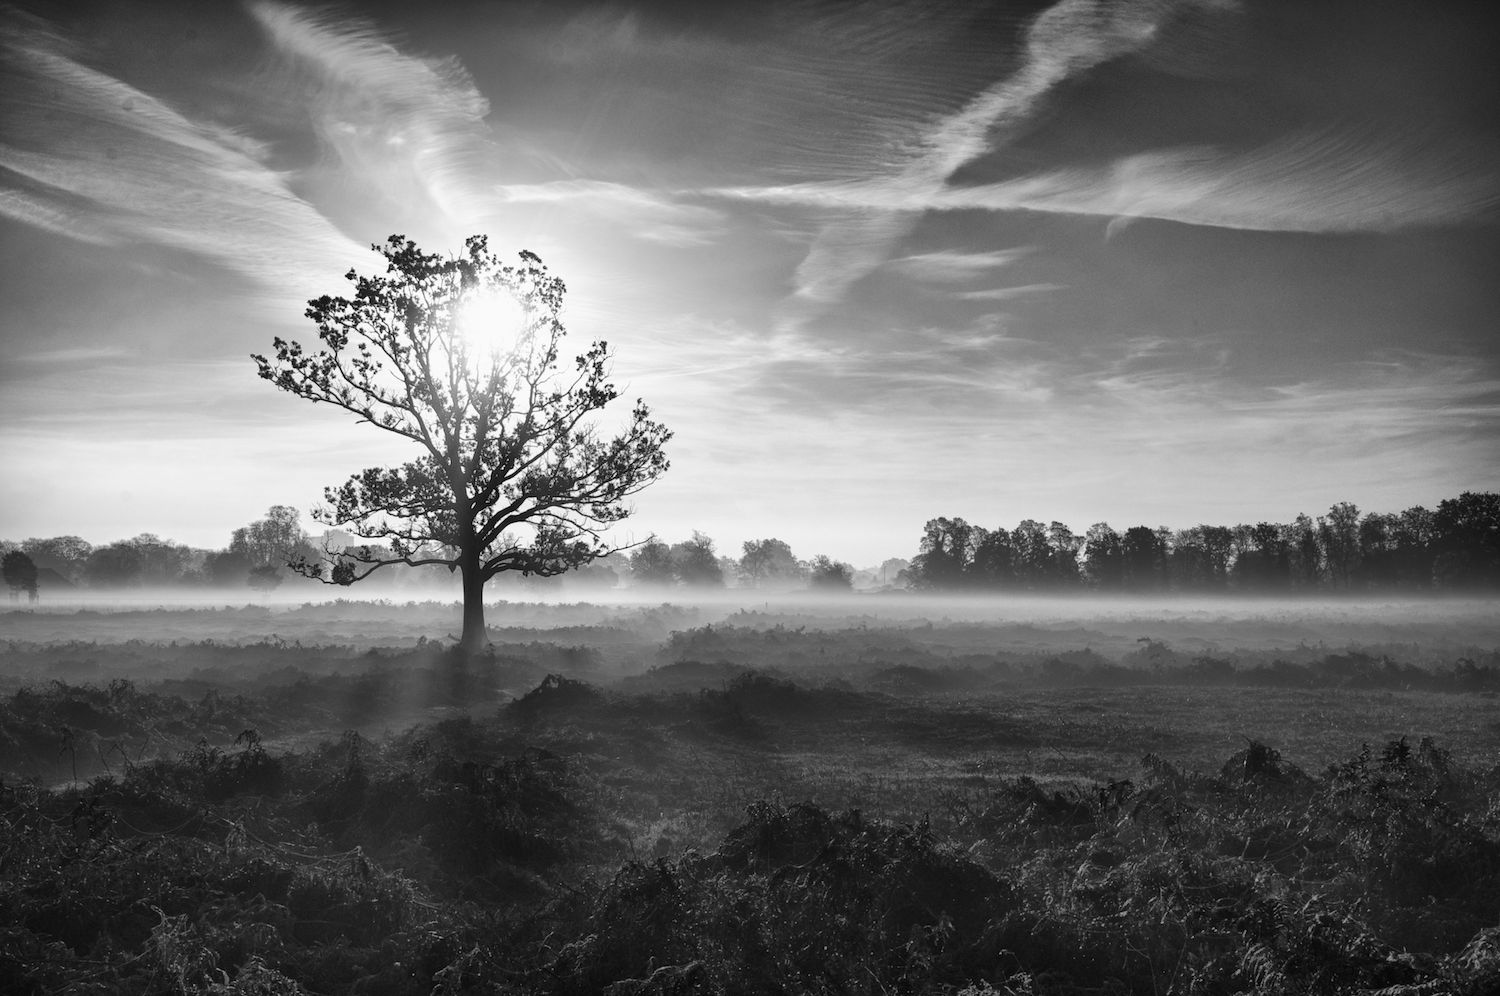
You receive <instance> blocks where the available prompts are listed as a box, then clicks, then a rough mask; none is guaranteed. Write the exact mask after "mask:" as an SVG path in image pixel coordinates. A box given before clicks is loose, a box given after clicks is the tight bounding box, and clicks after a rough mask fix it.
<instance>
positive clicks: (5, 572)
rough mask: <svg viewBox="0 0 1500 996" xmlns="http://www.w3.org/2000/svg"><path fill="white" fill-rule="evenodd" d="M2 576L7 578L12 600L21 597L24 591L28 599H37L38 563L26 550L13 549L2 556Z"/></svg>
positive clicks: (33, 600) (6, 581)
mask: <svg viewBox="0 0 1500 996" xmlns="http://www.w3.org/2000/svg"><path fill="white" fill-rule="evenodd" d="M0 576H3V577H4V578H5V586H6V587H7V588H9V589H10V599H11V601H13V602H14V601H16V600H17V599H19V598H20V597H21V595H22V593H25V595H26V600H27V601H29V602H35V601H36V599H37V570H36V564H35V563H34V562H33V561H32V559H31V558H30V557H28V556H27V555H26V554H25V552H23V551H21V550H12V551H10V552H9V553H7V554H6V555H5V556H4V557H3V558H0Z"/></svg>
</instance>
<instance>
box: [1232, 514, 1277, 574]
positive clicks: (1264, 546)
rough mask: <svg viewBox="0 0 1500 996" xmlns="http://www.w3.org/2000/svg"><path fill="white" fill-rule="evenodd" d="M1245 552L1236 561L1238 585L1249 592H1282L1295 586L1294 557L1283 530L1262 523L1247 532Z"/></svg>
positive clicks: (1271, 524)
mask: <svg viewBox="0 0 1500 996" xmlns="http://www.w3.org/2000/svg"><path fill="white" fill-rule="evenodd" d="M1245 535H1246V540H1247V542H1246V545H1245V549H1244V551H1243V552H1242V553H1241V554H1240V555H1239V556H1238V557H1237V558H1236V559H1235V562H1234V569H1233V577H1234V581H1235V584H1236V585H1237V586H1238V587H1240V588H1243V589H1245V590H1246V591H1280V590H1284V589H1286V588H1287V586H1288V585H1290V584H1291V553H1290V551H1289V549H1288V547H1287V541H1286V538H1285V536H1284V535H1283V530H1282V527H1281V526H1278V525H1276V524H1275V523H1274V522H1258V523H1256V524H1255V525H1253V526H1249V527H1247V528H1246V530H1245Z"/></svg>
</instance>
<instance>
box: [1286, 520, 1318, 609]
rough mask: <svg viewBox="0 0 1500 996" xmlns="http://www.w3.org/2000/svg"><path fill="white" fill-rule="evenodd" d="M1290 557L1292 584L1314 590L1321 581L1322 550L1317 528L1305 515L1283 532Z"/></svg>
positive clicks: (1288, 525)
mask: <svg viewBox="0 0 1500 996" xmlns="http://www.w3.org/2000/svg"><path fill="white" fill-rule="evenodd" d="M1285 538H1286V543H1287V550H1288V553H1289V554H1290V557H1291V574H1292V583H1293V584H1294V585H1296V587H1298V588H1300V589H1304V590H1305V589H1309V588H1316V587H1318V586H1319V584H1321V582H1322V579H1323V548H1322V545H1321V544H1320V543H1319V542H1318V532H1317V527H1316V525H1315V524H1314V523H1313V520H1312V519H1310V518H1308V517H1307V516H1306V515H1298V516H1297V518H1296V519H1294V520H1293V521H1292V522H1290V523H1288V524H1287V526H1286V531H1285Z"/></svg>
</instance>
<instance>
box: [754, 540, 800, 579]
mask: <svg viewBox="0 0 1500 996" xmlns="http://www.w3.org/2000/svg"><path fill="white" fill-rule="evenodd" d="M742 549H743V553H742V555H741V556H740V561H739V575H740V580H741V582H742V583H743V584H744V585H745V586H746V587H749V588H775V587H793V586H795V585H798V584H800V583H801V582H802V580H803V577H804V575H805V573H806V572H805V571H804V570H803V568H802V565H801V564H800V563H798V561H797V558H796V556H794V555H793V554H792V548H791V547H790V546H788V545H787V544H786V543H784V542H783V541H781V540H779V539H761V540H746V541H745V542H744V544H743V547H742Z"/></svg>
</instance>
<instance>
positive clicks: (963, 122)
mask: <svg viewBox="0 0 1500 996" xmlns="http://www.w3.org/2000/svg"><path fill="white" fill-rule="evenodd" d="M1191 6H1198V5H1197V4H1192V3H1171V2H1166V3H1163V2H1145V0H1141V2H1133V3H1105V2H1103V0H1062V2H1060V3H1058V4H1056V5H1054V6H1053V7H1050V8H1048V9H1047V10H1045V11H1043V12H1042V13H1041V14H1040V15H1038V16H1037V17H1036V19H1035V20H1034V21H1032V23H1031V25H1030V27H1029V28H1028V30H1027V32H1026V43H1025V49H1024V55H1023V58H1022V62H1021V65H1020V66H1019V68H1018V69H1017V70H1016V71H1015V72H1014V73H1013V74H1012V75H1011V76H1009V77H1008V78H1006V79H1004V80H1002V81H1000V82H998V83H996V84H993V85H992V86H990V87H988V88H986V89H985V90H983V91H982V92H980V93H979V94H978V95H977V96H975V97H974V98H973V99H971V100H970V101H969V102H968V103H967V104H966V105H965V106H964V107H962V108H961V109H960V110H958V111H957V112H955V113H953V114H950V115H947V116H945V117H942V118H940V119H938V120H937V121H935V122H933V123H932V124H931V125H929V126H928V127H927V128H925V129H923V130H922V131H921V133H920V134H919V135H918V136H917V138H916V139H915V140H914V141H912V142H910V143H908V144H907V145H906V146H905V147H904V148H900V149H899V150H898V151H897V153H896V155H894V156H893V157H892V158H890V160H889V161H888V162H887V164H886V169H885V170H884V172H883V173H882V174H881V175H877V176H875V177H873V178H871V179H868V180H859V181H852V182H846V183H837V184H804V185H791V186H783V187H773V188H764V189H754V188H751V189H744V188H741V189H739V190H726V191H722V193H725V194H728V195H730V196H743V197H748V198H751V199H757V200H770V201H777V200H781V201H782V202H783V203H801V204H811V203H817V204H820V206H823V207H826V208H830V209H842V211H843V215H842V216H841V217H838V218H836V219H835V220H832V221H830V222H828V223H827V224H825V225H824V226H823V228H822V229H821V230H820V231H819V232H818V234H817V236H816V237H815V238H814V240H813V242H812V244H811V246H810V248H809V251H808V253H807V255H806V257H805V258H804V259H803V260H802V262H801V264H800V265H799V266H798V267H797V271H796V274H795V290H794V293H793V296H792V300H793V307H792V309H791V310H790V311H789V312H784V314H783V327H786V326H787V325H788V324H790V325H792V326H795V325H797V324H799V323H800V322H801V321H803V320H805V319H806V318H807V317H809V316H810V315H811V314H814V313H816V311H817V309H816V308H809V307H807V305H808V303H812V304H814V305H825V306H826V305H828V304H832V303H834V302H837V301H839V300H841V299H842V297H843V295H844V294H845V292H846V291H847V290H848V289H849V288H850V287H851V286H852V285H853V284H854V283H855V282H856V281H858V280H860V279H861V278H862V277H864V276H865V275H867V274H868V273H870V272H871V271H872V270H874V269H875V268H876V267H878V266H879V265H880V264H881V263H883V262H884V261H885V260H886V259H887V258H888V257H889V254H890V250H891V248H892V246H894V244H895V243H896V242H897V241H898V240H899V239H900V238H902V237H903V236H905V235H906V234H907V233H909V232H910V231H911V229H912V227H913V225H914V224H915V222H916V220H917V218H919V217H920V212H922V211H925V210H927V209H928V205H929V204H930V203H931V202H932V201H933V200H934V199H936V198H939V197H941V196H942V195H943V193H944V190H945V186H946V184H947V181H948V179H949V178H950V177H951V176H952V175H953V174H954V173H955V172H956V171H957V170H959V169H960V168H961V167H963V166H964V165H966V164H968V163H970V162H972V161H973V160H975V159H977V158H978V157H979V156H981V155H984V154H986V153H988V152H989V151H991V149H992V136H993V135H995V134H996V133H997V132H998V133H1003V132H1004V130H1005V129H1007V128H1010V127H1014V126H1016V125H1018V124H1020V123H1022V122H1023V121H1025V120H1026V119H1027V117H1028V116H1029V115H1031V114H1032V113H1033V112H1034V110H1035V109H1036V107H1037V106H1038V105H1039V103H1040V102H1041V101H1042V100H1043V99H1044V98H1045V97H1046V96H1047V94H1048V93H1049V92H1050V91H1052V90H1053V89H1054V88H1055V87H1056V86H1057V85H1058V84H1060V83H1062V82H1063V81H1065V80H1067V79H1069V78H1070V77H1073V76H1076V75H1078V74H1079V73H1082V72H1085V71H1087V70H1089V69H1091V68H1093V67H1094V66H1097V65H1099V64H1100V63H1102V62H1105V61H1108V60H1110V59H1113V58H1116V57H1119V56H1122V55H1126V54H1129V53H1132V52H1135V51H1139V50H1141V49H1143V48H1145V47H1147V46H1149V45H1150V44H1151V43H1152V40H1153V39H1154V38H1155V36H1156V33H1157V30H1158V29H1159V27H1160V26H1161V25H1162V24H1163V23H1164V22H1165V21H1166V20H1167V19H1168V18H1169V17H1170V16H1171V15H1172V14H1173V12H1174V11H1175V10H1178V9H1182V8H1186V7H1191ZM1214 6H1222V5H1214ZM799 194H800V195H802V196H801V197H799Z"/></svg>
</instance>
